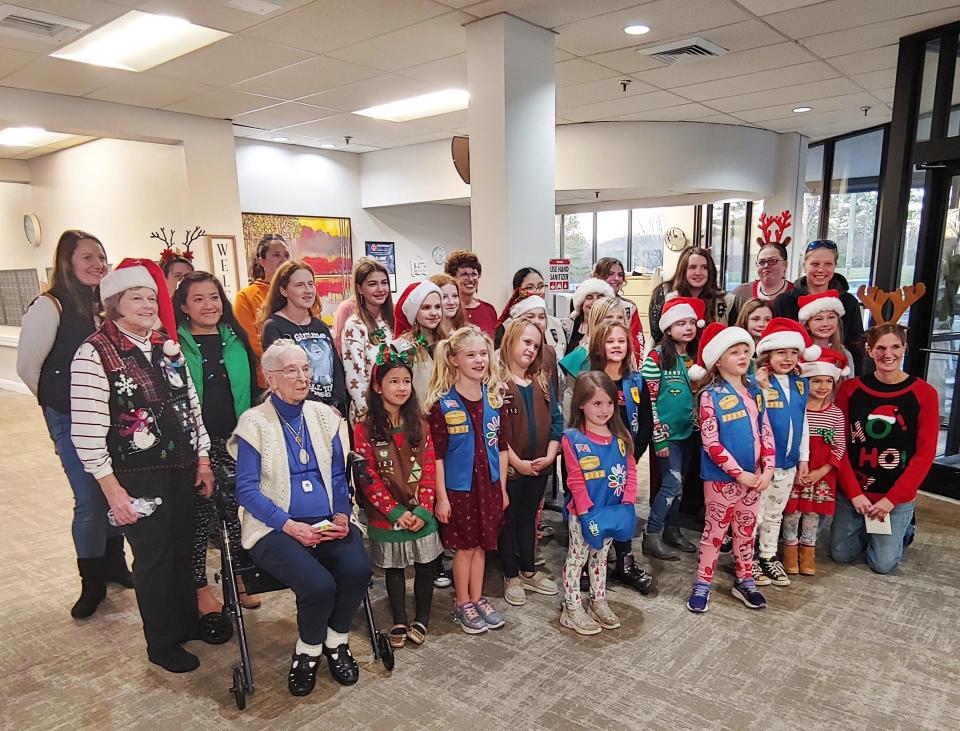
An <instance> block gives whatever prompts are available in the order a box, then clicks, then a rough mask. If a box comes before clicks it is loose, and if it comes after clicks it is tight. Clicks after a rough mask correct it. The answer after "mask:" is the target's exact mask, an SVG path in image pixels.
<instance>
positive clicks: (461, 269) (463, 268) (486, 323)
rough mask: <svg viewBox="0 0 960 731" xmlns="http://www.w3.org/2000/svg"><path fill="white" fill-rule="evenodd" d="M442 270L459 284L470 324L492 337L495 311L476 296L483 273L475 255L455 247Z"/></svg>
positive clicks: (495, 317)
mask: <svg viewBox="0 0 960 731" xmlns="http://www.w3.org/2000/svg"><path fill="white" fill-rule="evenodd" d="M444 271H445V272H446V273H447V274H449V275H450V276H451V277H453V278H454V279H456V280H457V283H458V284H459V285H460V303H461V304H462V305H463V310H464V312H466V313H467V319H468V320H470V324H471V325H476V326H477V327H479V328H480V329H481V330H483V332H484V333H486V335H487V337H489V338H491V339H492V338H493V336H494V334H495V333H496V330H497V311H496V309H494V307H493V305H491V304H490V303H489V302H484V301H483V300H482V299H480V298H479V297H477V290H478V289H479V287H480V275H481V274H482V273H483V268H482V267H481V266H480V260H479V259H478V258H477V255H476V254H474V253H473V252H472V251H467V250H466V249H457V250H456V251H454V252H451V254H450V256H448V257H447V263H446V265H445V266H444Z"/></svg>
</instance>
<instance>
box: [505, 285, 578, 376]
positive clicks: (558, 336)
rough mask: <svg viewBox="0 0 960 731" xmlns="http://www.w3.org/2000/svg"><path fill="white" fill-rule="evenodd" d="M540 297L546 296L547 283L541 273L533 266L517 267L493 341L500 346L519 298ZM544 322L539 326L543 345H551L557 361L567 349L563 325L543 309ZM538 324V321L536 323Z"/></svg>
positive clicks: (544, 298)
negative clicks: (510, 291)
mask: <svg viewBox="0 0 960 731" xmlns="http://www.w3.org/2000/svg"><path fill="white" fill-rule="evenodd" d="M533 296H536V297H540V298H541V299H543V300H544V301H545V300H546V296H547V285H546V284H544V281H543V275H542V274H541V273H540V272H539V271H537V270H536V269H534V268H533V267H523V268H522V269H518V270H517V272H516V274H514V275H513V293H512V294H511V295H510V299H508V300H507V304H506V306H505V307H504V308H503V312H501V313H500V319H499V320H498V322H499V323H500V325H499V326H498V327H497V332H496V336H495V337H494V342H495V343H496V346H497V347H498V348H499V347H500V341H501V340H502V339H503V333H504V332H506V329H507V325H509V324H510V319H511V318H510V311H511V310H512V309H513V307H514V306H515V305H516V304H517V303H518V302H520V301H521V300H524V299H526V298H527V297H533ZM544 317H545V318H546V320H545V323H544V324H543V326H542V327H541V328H540V329H541V330H543V338H544V345H549V346H551V347H552V348H553V349H554V351H555V352H556V355H557V360H558V361H559V360H560V359H561V358H562V357H563V355H564V353H565V351H566V349H567V336H566V334H564V332H563V325H562V324H561V323H560V318H557V317H554V316H553V315H551V314H549V313H547V312H546V310H544ZM538 324H539V323H538Z"/></svg>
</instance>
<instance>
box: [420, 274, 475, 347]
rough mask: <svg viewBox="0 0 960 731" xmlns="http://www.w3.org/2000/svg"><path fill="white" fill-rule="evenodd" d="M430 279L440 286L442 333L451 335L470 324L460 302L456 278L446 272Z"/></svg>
mask: <svg viewBox="0 0 960 731" xmlns="http://www.w3.org/2000/svg"><path fill="white" fill-rule="evenodd" d="M429 281H431V282H433V283H434V284H435V285H437V286H438V287H439V288H440V307H441V308H442V309H443V320H442V322H441V323H440V335H441V336H442V337H449V335H450V333H452V332H453V331H454V330H459V329H460V328H461V327H466V326H467V325H469V324H470V321H469V320H468V319H467V313H466V312H465V311H464V309H463V304H462V303H461V302H460V285H459V284H457V280H456V279H454V278H453V277H451V276H450V275H449V274H446V273H444V272H440V273H439V274H434V275H433V276H432V277H430V279H429Z"/></svg>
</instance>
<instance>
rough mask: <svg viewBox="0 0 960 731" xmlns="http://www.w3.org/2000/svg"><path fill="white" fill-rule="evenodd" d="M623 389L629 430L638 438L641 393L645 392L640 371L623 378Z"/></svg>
mask: <svg viewBox="0 0 960 731" xmlns="http://www.w3.org/2000/svg"><path fill="white" fill-rule="evenodd" d="M620 385H621V388H623V405H624V406H625V407H626V409H627V429H629V430H630V434H632V435H633V438H634V439H636V438H637V432H639V431H640V414H639V410H640V391H642V390H643V388H644V385H643V376H641V375H640V372H639V371H633V372H631V373H628V374H627V375H625V376H624V377H623V380H622V381H621V384H620Z"/></svg>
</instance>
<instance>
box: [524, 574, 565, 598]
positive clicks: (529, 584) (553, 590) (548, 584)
mask: <svg viewBox="0 0 960 731" xmlns="http://www.w3.org/2000/svg"><path fill="white" fill-rule="evenodd" d="M520 582H521V583H522V584H523V588H524V589H526V590H527V591H532V592H534V593H535V594H546V595H547V596H556V594H557V593H558V590H557V584H556V582H555V581H553V580H552V579H548V578H547V577H546V575H545V574H543V573H542V572H540V571H537V572H536V573H535V574H534V575H533V576H524V575H523V574H520Z"/></svg>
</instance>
